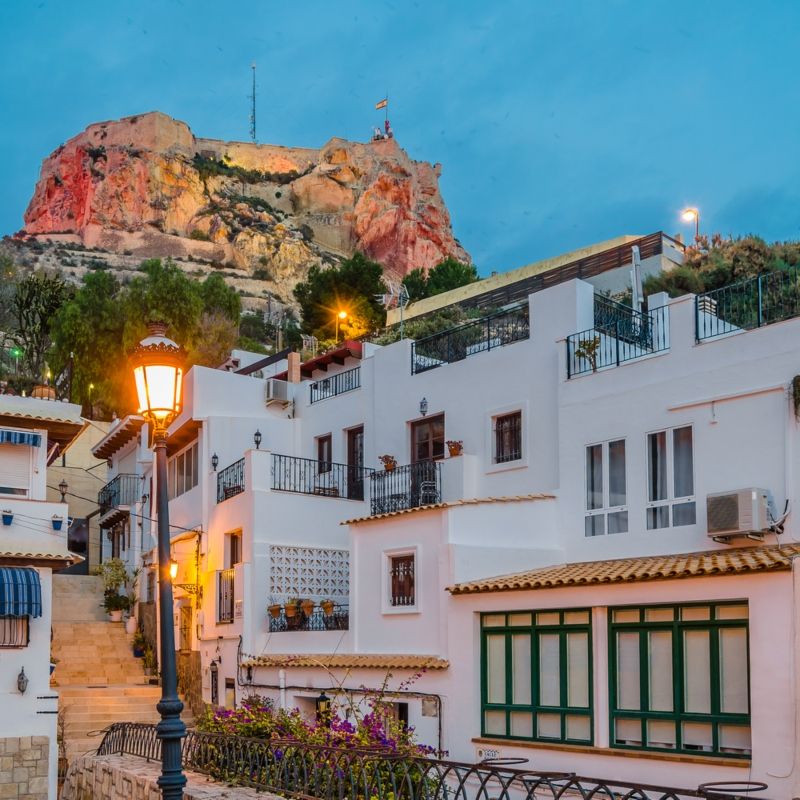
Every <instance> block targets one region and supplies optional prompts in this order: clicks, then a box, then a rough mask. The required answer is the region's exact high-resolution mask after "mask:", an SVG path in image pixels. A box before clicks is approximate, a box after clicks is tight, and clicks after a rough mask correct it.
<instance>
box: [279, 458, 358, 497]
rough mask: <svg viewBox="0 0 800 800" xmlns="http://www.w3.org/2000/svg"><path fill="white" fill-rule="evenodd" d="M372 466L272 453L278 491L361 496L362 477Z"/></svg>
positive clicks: (334, 495)
mask: <svg viewBox="0 0 800 800" xmlns="http://www.w3.org/2000/svg"><path fill="white" fill-rule="evenodd" d="M373 471H374V470H372V469H369V468H368V467H356V466H353V465H351V464H337V463H336V462H334V461H319V460H317V459H314V458H299V457H298V456H284V455H280V454H278V453H273V454H272V488H273V489H275V490H277V491H279V492H298V493H299V494H316V495H321V496H322V497H343V498H345V499H346V500H363V499H364V480H365V479H366V478H367V477H369V475H371V474H372V472H373Z"/></svg>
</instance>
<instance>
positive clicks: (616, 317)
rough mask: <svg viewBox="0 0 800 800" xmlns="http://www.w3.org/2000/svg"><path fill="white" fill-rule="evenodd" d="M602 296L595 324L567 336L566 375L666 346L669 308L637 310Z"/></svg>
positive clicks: (600, 367)
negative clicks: (612, 304)
mask: <svg viewBox="0 0 800 800" xmlns="http://www.w3.org/2000/svg"><path fill="white" fill-rule="evenodd" d="M609 302H613V301H606V300H605V298H603V302H601V303H600V310H599V312H598V310H597V303H596V304H595V326H594V327H593V328H589V329H588V330H585V331H581V332H580V333H573V334H571V335H570V336H568V337H567V377H568V378H571V377H573V376H575V375H582V374H584V373H585V372H596V371H597V370H598V369H602V368H603V367H612V366H616V367H618V366H619V365H620V364H623V363H625V362H626V361H633V360H634V359H637V358H642V357H643V356H649V355H652V354H654V353H663V352H665V351H667V350H669V308H668V307H667V306H660V307H658V308H654V309H653V310H652V311H647V312H644V313H642V312H640V311H636V310H635V309H633V308H628V307H627V306H623V305H621V304H619V303H614V306H617V307H618V308H614V307H613V306H611V305H609Z"/></svg>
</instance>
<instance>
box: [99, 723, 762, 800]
mask: <svg viewBox="0 0 800 800" xmlns="http://www.w3.org/2000/svg"><path fill="white" fill-rule="evenodd" d="M97 754H98V755H99V756H109V755H130V756H139V757H141V758H145V759H147V760H148V761H156V760H159V759H160V758H161V741H160V740H159V739H158V737H157V730H156V726H155V725H150V724H145V723H135V722H116V723H114V724H113V725H111V726H110V727H109V728H108V730H107V731H106V734H105V736H104V737H103V741H102V742H101V743H100V747H99V748H98V750H97ZM540 757H541V755H540ZM181 761H182V766H183V767H184V769H188V770H193V771H195V772H200V773H203V774H205V775H209V776H211V777H212V778H216V779H218V780H220V781H225V782H226V783H227V784H229V785H231V784H236V785H240V786H251V787H253V788H256V789H261V790H266V791H270V792H275V793H277V794H279V795H284V796H287V797H298V798H308V797H313V798H318V800H350V798H358V797H368V798H372V800H488V799H489V798H491V800H563V798H582V800H590V799H591V798H594V800H599V799H600V798H604V799H605V800H608V799H610V798H620V799H621V798H626V799H627V800H687V799H688V798H693V797H700V798H707V800H741V798H742V796H743V795H745V794H746V793H749V792H761V791H764V790H766V789H768V786H767V785H766V784H764V783H757V782H755V781H747V780H741V781H735V782H719V783H705V784H701V785H700V786H698V787H697V788H696V789H680V788H676V787H672V786H657V785H653V784H646V783H632V782H629V781H622V780H618V779H616V778H613V779H609V780H605V779H602V778H585V777H581V776H579V775H576V774H575V773H569V772H544V771H540V770H533V769H528V768H524V767H523V765H524V764H525V763H526V762H527V759H524V758H507V759H502V758H501V759H495V760H488V759H487V760H485V761H481V762H478V763H476V764H470V763H465V762H458V761H444V760H441V759H435V758H425V757H422V756H398V755H397V754H395V753H392V752H391V751H388V750H380V749H359V748H335V747H325V746H322V745H309V744H298V743H297V742H296V741H287V740H281V739H248V738H245V737H243V736H234V735H230V734H217V733H198V732H197V731H188V732H187V734H186V736H185V738H184V739H183V742H182V752H181Z"/></svg>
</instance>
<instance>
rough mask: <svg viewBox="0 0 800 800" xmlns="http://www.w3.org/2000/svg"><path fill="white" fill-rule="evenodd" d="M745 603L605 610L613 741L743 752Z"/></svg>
mask: <svg viewBox="0 0 800 800" xmlns="http://www.w3.org/2000/svg"><path fill="white" fill-rule="evenodd" d="M747 617H748V608H747V604H746V603H720V604H708V605H687V606H654V607H651V608H618V609H614V610H612V612H611V622H610V630H611V634H610V636H609V677H610V684H611V685H610V698H611V745H612V747H623V748H639V749H650V750H674V751H677V752H683V753H695V754H697V753H708V754H720V755H728V756H741V757H747V756H749V755H750V752H751V749H750V702H749V676H748V671H749V670H748V632H747Z"/></svg>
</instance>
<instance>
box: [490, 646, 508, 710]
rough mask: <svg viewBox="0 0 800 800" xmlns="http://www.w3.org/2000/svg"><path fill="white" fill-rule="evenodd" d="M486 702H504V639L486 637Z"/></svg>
mask: <svg viewBox="0 0 800 800" xmlns="http://www.w3.org/2000/svg"><path fill="white" fill-rule="evenodd" d="M486 701H487V702H488V703H505V702H506V638H505V636H487V637H486Z"/></svg>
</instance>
